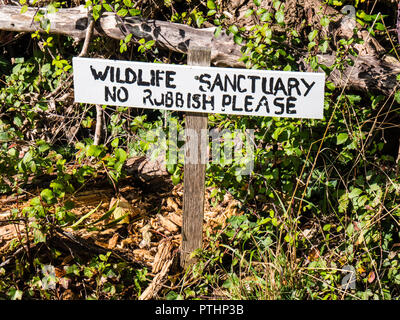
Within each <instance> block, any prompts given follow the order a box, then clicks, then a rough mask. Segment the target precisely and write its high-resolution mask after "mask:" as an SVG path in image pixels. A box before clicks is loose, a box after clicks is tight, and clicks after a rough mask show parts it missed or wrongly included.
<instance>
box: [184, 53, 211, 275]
mask: <svg viewBox="0 0 400 320" xmlns="http://www.w3.org/2000/svg"><path fill="white" fill-rule="evenodd" d="M210 62H211V49H210V48H205V47H191V48H190V49H189V54H188V65H191V66H203V67H208V66H210ZM207 120H208V113H194V112H186V118H185V123H186V127H185V130H186V132H185V136H186V142H185V164H184V180H183V188H184V193H183V224H182V246H181V266H182V267H186V266H188V265H189V264H190V263H192V262H194V260H193V259H191V258H190V255H191V253H192V252H193V251H194V250H196V249H199V248H201V247H202V243H203V241H202V240H203V218H204V192H205V187H204V184H205V169H206V160H207V159H206V155H207V146H208V135H207V134H206V132H207Z"/></svg>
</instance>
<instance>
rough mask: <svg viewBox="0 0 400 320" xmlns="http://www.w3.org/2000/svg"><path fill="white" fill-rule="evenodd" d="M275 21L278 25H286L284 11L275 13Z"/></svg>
mask: <svg viewBox="0 0 400 320" xmlns="http://www.w3.org/2000/svg"><path fill="white" fill-rule="evenodd" d="M275 19H276V22H278V23H284V21H285V13H284V12H283V11H282V10H279V11H277V12H276V13H275Z"/></svg>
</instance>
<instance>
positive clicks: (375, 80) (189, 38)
mask: <svg viewBox="0 0 400 320" xmlns="http://www.w3.org/2000/svg"><path fill="white" fill-rule="evenodd" d="M43 10H45V9H43ZM290 10H292V11H290ZM293 10H294V11H293ZM36 11H37V9H36V8H28V10H27V11H26V12H25V13H23V14H21V13H20V7H16V6H7V5H4V6H0V30H7V31H17V32H34V31H36V30H38V29H40V26H39V24H38V23H37V22H35V21H34V19H33V17H34V16H35V13H36ZM286 11H287V12H286V15H287V20H288V23H291V22H292V23H296V21H297V19H296V15H297V16H298V17H300V18H304V17H305V18H306V19H308V20H307V22H308V23H311V24H314V25H316V23H318V19H320V15H318V14H317V12H321V11H322V12H324V13H326V14H331V15H333V18H332V20H333V22H332V23H331V26H330V29H329V30H326V32H332V33H333V35H334V38H335V39H336V42H337V41H338V40H339V38H341V37H349V36H351V35H352V31H351V30H350V29H349V26H348V24H346V21H348V20H346V19H345V18H346V17H345V16H343V15H342V14H340V13H339V12H337V11H336V10H335V9H333V8H331V7H329V6H326V5H324V4H323V3H322V2H320V1H319V0H305V1H304V2H302V4H299V1H293V0H291V1H287V3H286ZM46 17H47V19H49V21H50V31H49V32H50V33H55V34H63V35H69V36H71V37H74V38H75V39H84V38H85V35H86V29H87V27H88V12H87V9H85V8H84V7H83V6H80V7H76V8H72V9H59V11H58V12H57V13H52V14H47V15H46ZM319 27H320V25H319ZM214 30H215V28H206V29H196V28H192V27H190V26H186V25H182V24H177V23H171V22H165V21H159V20H145V19H142V18H140V17H125V18H120V17H119V16H116V15H115V14H114V13H110V12H105V13H103V14H102V16H101V17H100V18H99V19H98V20H97V21H96V23H95V27H94V32H93V34H94V36H108V37H110V38H114V39H123V38H125V36H126V35H127V34H128V33H132V34H133V37H134V38H136V39H141V38H144V39H146V40H155V44H156V46H158V47H159V48H164V49H168V50H171V51H174V52H180V53H187V51H188V48H189V45H190V43H195V44H196V45H198V46H204V47H210V48H211V63H212V64H213V65H215V66H221V67H244V65H243V63H242V62H240V61H238V59H239V58H240V57H241V56H242V54H241V52H240V46H239V45H237V44H235V42H234V41H233V38H232V36H231V35H227V34H226V33H225V32H222V33H221V34H220V36H219V37H217V38H216V37H214ZM359 37H361V38H362V39H364V40H365V42H364V43H363V44H358V45H356V50H357V51H358V53H359V56H358V58H353V60H354V67H348V68H347V69H345V70H344V71H343V70H340V71H338V70H337V71H334V72H333V73H332V74H330V75H329V77H328V79H327V80H330V81H332V82H333V83H334V84H335V85H336V86H337V87H342V86H344V85H345V86H346V87H349V88H353V89H357V90H364V91H376V92H378V93H382V94H390V93H391V92H392V91H393V90H394V88H395V87H396V85H397V81H396V76H397V75H398V74H399V73H400V62H399V61H398V60H397V59H395V58H393V57H391V56H384V57H380V54H381V53H382V52H381V51H382V47H381V46H380V45H379V43H377V41H376V40H375V39H374V38H372V36H370V35H369V34H368V33H367V32H366V31H365V30H364V31H360V32H359ZM298 54H299V57H298V58H299V59H298V61H299V64H300V65H303V67H300V71H309V70H308V69H307V67H306V66H307V64H305V63H304V64H301V62H302V61H304V59H305V58H306V57H307V55H308V53H307V52H306V51H304V52H299V53H298ZM318 57H319V61H320V62H322V63H325V64H328V65H330V64H332V63H333V62H334V61H335V52H334V51H332V52H330V53H327V54H321V55H318Z"/></svg>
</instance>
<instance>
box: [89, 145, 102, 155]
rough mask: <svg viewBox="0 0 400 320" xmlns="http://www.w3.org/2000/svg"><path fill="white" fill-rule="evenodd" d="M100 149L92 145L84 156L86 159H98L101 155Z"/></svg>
mask: <svg viewBox="0 0 400 320" xmlns="http://www.w3.org/2000/svg"><path fill="white" fill-rule="evenodd" d="M101 151H102V148H101V147H100V146H96V145H94V144H92V145H91V146H90V147H89V148H88V150H87V153H86V155H87V156H88V157H98V156H99V155H100V154H101Z"/></svg>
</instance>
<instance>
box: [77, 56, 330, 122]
mask: <svg viewBox="0 0 400 320" xmlns="http://www.w3.org/2000/svg"><path fill="white" fill-rule="evenodd" d="M73 70H74V91H75V102H82V103H92V104H101V105H115V106H129V107H140V108H148V109H161V110H175V111H185V112H203V113H222V114H233V115H247V116H269V117H291V118H309V119H321V118H322V117H323V109H324V87H325V74H324V73H310V72H288V71H268V70H248V69H231V68H216V67H199V66H185V65H171V64H157V63H144V62H131V61H117V60H105V59H92V58H80V57H78V58H73Z"/></svg>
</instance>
